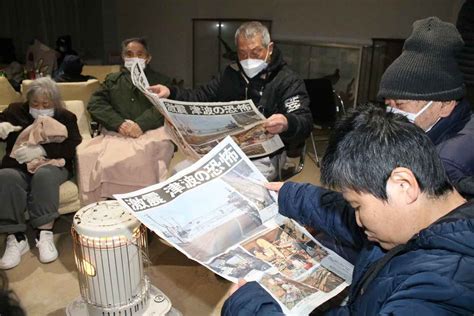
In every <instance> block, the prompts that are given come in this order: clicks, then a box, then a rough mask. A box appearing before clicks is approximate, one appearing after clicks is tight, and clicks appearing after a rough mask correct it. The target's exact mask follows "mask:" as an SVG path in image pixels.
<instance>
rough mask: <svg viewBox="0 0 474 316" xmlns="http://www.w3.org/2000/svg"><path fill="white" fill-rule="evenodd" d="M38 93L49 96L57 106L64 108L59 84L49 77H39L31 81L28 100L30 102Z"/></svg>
mask: <svg viewBox="0 0 474 316" xmlns="http://www.w3.org/2000/svg"><path fill="white" fill-rule="evenodd" d="M37 95H44V96H47V97H48V98H49V99H50V100H51V102H52V103H53V106H54V107H55V108H62V107H63V106H64V105H63V101H62V99H61V93H60V92H59V88H58V85H57V84H56V82H54V81H53V80H52V79H51V78H49V77H43V78H38V79H36V80H33V81H32V82H31V84H30V86H29V87H28V91H27V92H26V100H27V101H28V103H30V102H31V100H32V99H33V98H34V97H35V96H37Z"/></svg>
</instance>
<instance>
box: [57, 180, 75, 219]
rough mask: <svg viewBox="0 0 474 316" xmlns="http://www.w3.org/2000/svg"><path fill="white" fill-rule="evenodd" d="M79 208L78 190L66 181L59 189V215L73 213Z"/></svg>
mask: <svg viewBox="0 0 474 316" xmlns="http://www.w3.org/2000/svg"><path fill="white" fill-rule="evenodd" d="M79 208H80V202H79V189H78V188H77V185H76V183H75V182H73V181H71V180H68V181H66V182H64V183H63V184H61V186H60V187H59V210H58V211H59V214H66V213H71V212H75V211H77V210H78V209H79Z"/></svg>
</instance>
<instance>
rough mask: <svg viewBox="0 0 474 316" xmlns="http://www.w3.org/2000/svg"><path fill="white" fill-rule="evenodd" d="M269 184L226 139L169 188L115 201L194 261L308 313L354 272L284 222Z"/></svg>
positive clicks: (295, 226)
mask: <svg viewBox="0 0 474 316" xmlns="http://www.w3.org/2000/svg"><path fill="white" fill-rule="evenodd" d="M266 182H267V180H266V179H265V177H264V176H263V175H262V174H261V173H260V172H259V171H258V169H257V168H256V167H255V165H254V164H253V163H252V162H251V161H250V160H249V159H248V158H247V157H246V156H245V154H244V152H243V151H242V150H241V149H240V148H239V146H237V144H236V143H235V142H234V141H233V140H232V138H230V137H227V138H225V139H224V140H223V141H221V142H220V143H219V144H218V145H216V146H215V147H214V148H213V149H212V150H211V151H210V152H209V153H208V154H207V155H205V156H204V157H203V158H201V159H200V160H199V161H197V162H196V163H194V164H193V165H192V166H190V167H188V168H187V169H184V170H182V171H181V172H179V173H177V174H175V175H174V176H172V177H171V178H169V179H168V180H167V181H165V182H162V183H158V184H155V185H152V186H149V187H147V188H144V189H141V190H138V191H135V192H130V193H127V194H120V195H115V196H114V197H115V198H117V200H118V201H119V202H120V203H121V205H122V206H123V207H125V208H126V209H127V210H128V211H130V212H131V213H132V214H133V215H134V216H136V217H137V219H138V220H139V221H141V222H142V223H143V224H144V225H146V226H147V227H148V228H149V229H151V230H152V231H154V232H155V233H156V234H157V235H158V236H160V237H161V238H163V239H164V240H166V241H167V242H169V243H170V244H171V245H173V246H174V247H175V248H176V249H178V250H179V251H181V252H182V253H184V254H185V255H186V256H188V257H189V258H190V259H192V260H195V261H197V262H199V263H200V264H202V265H204V266H205V267H207V268H208V269H210V270H212V271H214V272H215V273H217V274H219V275H221V276H222V277H224V278H226V279H228V280H230V281H232V282H237V280H238V279H240V278H244V279H246V280H255V281H257V282H259V283H260V284H261V285H262V286H263V287H264V288H265V289H266V290H267V291H268V292H269V293H270V295H272V296H273V297H274V298H275V299H276V301H277V302H278V303H279V304H280V305H281V307H282V309H283V311H284V312H285V313H286V314H297V315H302V314H309V313H310V312H311V311H312V310H313V309H314V308H316V307H317V306H318V305H320V304H322V303H324V302H325V301H327V300H328V299H330V298H331V297H333V296H334V295H336V294H338V293H339V292H341V291H342V290H343V289H344V288H345V287H347V286H348V285H349V284H350V282H351V276H352V269H353V267H352V265H351V264H350V263H349V262H347V261H345V260H344V259H343V258H341V257H339V256H338V255H337V254H336V253H334V252H333V251H331V250H330V249H327V248H325V247H324V246H322V245H321V244H320V243H319V242H318V241H317V240H316V239H315V238H314V237H313V236H311V235H310V234H309V233H308V232H307V231H306V229H304V228H303V227H302V226H300V225H299V224H297V223H296V222H294V221H292V220H290V219H288V218H286V217H283V216H281V215H279V213H278V205H277V196H276V193H275V192H271V191H268V190H267V189H266V188H265V186H264V184H265V183H266Z"/></svg>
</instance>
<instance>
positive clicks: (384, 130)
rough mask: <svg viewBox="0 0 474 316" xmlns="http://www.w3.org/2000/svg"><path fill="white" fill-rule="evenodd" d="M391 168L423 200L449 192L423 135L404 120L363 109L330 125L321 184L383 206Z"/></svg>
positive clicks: (373, 108)
mask: <svg viewBox="0 0 474 316" xmlns="http://www.w3.org/2000/svg"><path fill="white" fill-rule="evenodd" d="M397 167H405V168H408V169H410V170H411V171H412V172H413V174H414V175H415V177H416V180H417V181H418V185H419V186H420V189H421V191H422V192H425V193H427V194H428V195H429V196H432V197H438V196H441V195H443V194H445V193H447V192H449V191H452V190H453V186H452V185H451V183H450V182H449V179H448V177H447V175H446V172H445V170H444V167H443V164H442V162H441V159H440V158H439V156H438V153H437V152H436V148H435V147H434V145H433V143H432V142H431V140H430V139H429V138H428V136H427V135H426V133H425V132H424V131H423V130H422V129H421V128H419V127H418V126H416V125H415V124H412V123H410V122H409V121H408V120H407V118H406V117H404V116H402V115H400V114H395V113H391V112H387V111H386V110H385V109H384V108H382V107H379V106H375V105H372V104H368V105H363V106H359V107H357V108H356V109H352V110H350V111H348V113H347V114H346V115H345V116H344V117H342V118H341V119H340V120H339V121H338V122H337V123H336V125H335V127H334V131H333V133H332V135H331V136H330V139H329V144H328V148H327V150H326V153H325V155H324V157H323V159H322V164H321V182H322V184H323V185H326V186H328V187H329V188H332V189H339V190H343V189H350V190H354V191H356V192H359V193H361V192H362V193H368V194H371V195H373V196H375V197H376V198H378V199H380V200H383V201H386V200H387V199H388V197H387V191H386V184H387V180H388V179H389V177H390V174H391V172H392V171H393V170H394V169H395V168H397Z"/></svg>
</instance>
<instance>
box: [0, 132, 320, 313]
mask: <svg viewBox="0 0 474 316" xmlns="http://www.w3.org/2000/svg"><path fill="white" fill-rule="evenodd" d="M318 135H319V136H321V135H320V133H318ZM318 135H316V136H317V137H319V136H318ZM323 150H324V141H323V142H321V141H320V142H318V151H319V153H322V151H323ZM307 155H309V156H307V159H306V161H305V166H304V169H303V171H302V172H301V173H300V174H298V175H296V176H294V177H293V178H291V179H290V180H292V181H297V182H309V183H314V184H317V183H318V182H319V169H318V168H317V167H316V164H315V162H314V152H313V149H312V146H311V143H310V142H309V141H308V146H307ZM178 156H179V155H178ZM176 161H179V157H177V158H175V159H174V161H173V164H175V163H176ZM71 224H72V215H63V216H61V217H60V219H59V220H58V221H57V223H56V225H55V240H56V244H57V247H58V250H59V254H60V255H59V258H58V260H56V261H55V262H53V263H50V264H41V263H40V262H39V261H38V252H37V250H36V248H35V246H34V236H29V240H30V246H31V248H32V250H31V251H30V252H29V253H27V254H25V255H24V256H23V257H22V262H21V263H20V265H19V266H18V267H16V268H14V269H11V270H8V271H7V276H8V278H9V281H10V288H11V289H12V290H13V291H14V292H15V293H16V294H17V296H18V297H19V299H20V301H21V304H22V306H23V307H24V309H25V310H26V311H27V313H28V315H31V316H37V315H38V316H42V315H49V316H60V315H61V316H62V315H65V308H66V306H67V305H68V304H69V303H71V302H72V301H73V300H74V299H75V298H77V297H78V296H79V295H80V293H79V285H78V281H77V272H76V266H75V263H74V256H73V251H72V240H71V235H70V228H71ZM0 239H1V240H0V245H2V249H0V251H1V252H2V253H3V247H4V244H5V236H1V237H0ZM149 256H150V267H149V270H148V275H149V276H150V279H151V281H152V283H153V284H154V285H155V286H156V287H158V288H159V289H161V290H162V291H163V292H164V293H165V294H166V295H167V296H168V297H169V298H170V299H171V301H172V303H173V306H175V307H176V308H177V309H179V310H180V311H181V312H182V313H183V314H184V315H193V316H196V315H220V310H221V307H222V304H223V302H224V301H225V299H226V296H227V294H226V292H227V290H228V288H229V287H230V286H231V283H230V282H228V281H226V280H223V279H220V278H217V277H216V276H215V275H214V273H213V272H211V271H209V270H207V269H206V268H204V267H202V266H201V265H199V264H198V263H196V262H194V261H192V260H190V259H188V258H187V257H186V256H184V255H183V254H181V253H180V252H178V251H177V250H175V249H174V248H171V247H169V246H167V245H165V244H164V243H162V242H161V241H160V240H159V238H158V237H157V236H156V235H153V236H151V238H150V244H149Z"/></svg>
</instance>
